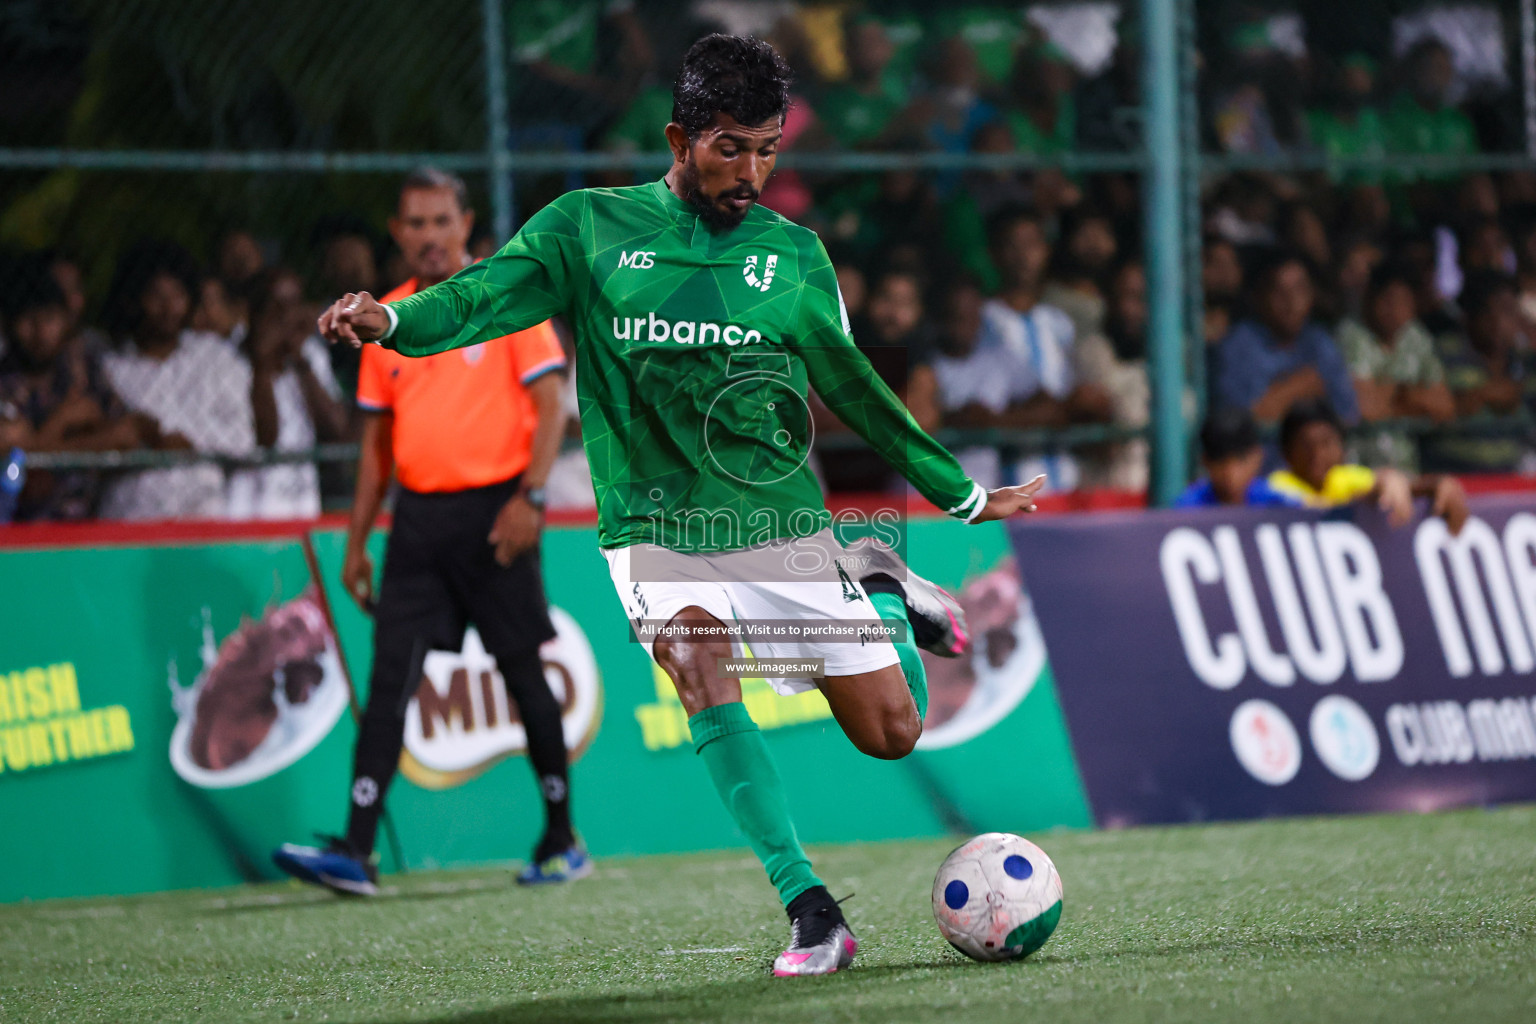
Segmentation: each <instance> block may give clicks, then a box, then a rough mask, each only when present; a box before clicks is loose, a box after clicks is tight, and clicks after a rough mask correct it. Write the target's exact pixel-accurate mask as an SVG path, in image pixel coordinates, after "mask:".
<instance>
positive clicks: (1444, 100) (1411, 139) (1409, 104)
mask: <svg viewBox="0 0 1536 1024" xmlns="http://www.w3.org/2000/svg"><path fill="white" fill-rule="evenodd" d="M1403 69H1404V72H1405V75H1406V79H1407V80H1406V83H1405V88H1404V89H1403V90H1402V91H1401V92H1399V93H1398V95H1397V97H1396V98H1395V99H1394V100H1393V101H1392V105H1391V107H1390V108H1388V110H1387V114H1386V124H1385V128H1386V139H1387V149H1388V151H1389V152H1391V153H1394V154H1401V155H1405V156H1465V155H1467V154H1469V153H1476V152H1477V150H1478V145H1477V132H1476V130H1475V129H1474V128H1473V125H1472V119H1471V118H1469V117H1468V116H1467V115H1466V114H1464V113H1462V111H1460V110H1459V109H1457V108H1456V107H1455V106H1454V105H1453V104H1452V103H1451V99H1450V97H1451V86H1452V84H1453V83H1454V82H1455V79H1456V66H1455V64H1454V62H1453V61H1452V57H1451V51H1450V48H1449V47H1447V46H1446V45H1445V44H1444V43H1443V42H1441V41H1440V40H1439V39H1438V38H1436V37H1434V36H1425V37H1424V38H1423V39H1421V40H1419V42H1417V43H1415V44H1414V46H1413V48H1412V49H1411V50H1409V51H1408V53H1407V54H1406V55H1405V56H1404V58H1403ZM1403 176H1404V177H1407V178H1410V179H1411V178H1413V177H1417V176H1420V174H1419V173H1416V172H1408V173H1407V174H1405V175H1403ZM1422 176H1425V177H1439V178H1444V177H1445V175H1444V174H1443V173H1441V174H1437V175H1422Z"/></svg>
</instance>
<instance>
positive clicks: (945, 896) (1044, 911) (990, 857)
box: [933, 832, 1061, 960]
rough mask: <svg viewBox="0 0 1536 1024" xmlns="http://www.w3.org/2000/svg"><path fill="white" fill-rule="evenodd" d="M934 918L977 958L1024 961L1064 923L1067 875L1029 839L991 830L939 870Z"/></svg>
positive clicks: (951, 939)
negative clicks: (1064, 879) (1063, 887)
mask: <svg viewBox="0 0 1536 1024" xmlns="http://www.w3.org/2000/svg"><path fill="white" fill-rule="evenodd" d="M933 917H934V920H936V921H938V923H939V931H940V932H941V933H943V935H944V937H945V938H946V939H948V940H949V944H950V945H951V946H954V947H955V948H956V949H958V950H959V951H960V952H962V953H964V954H965V955H966V956H968V957H970V958H972V959H973V960H1022V959H1023V958H1024V957H1026V956H1029V954H1031V953H1033V952H1034V951H1035V950H1037V949H1039V948H1040V947H1041V946H1043V945H1045V940H1046V939H1048V938H1050V937H1051V933H1052V932H1054V931H1055V930H1056V922H1058V921H1060V920H1061V876H1060V875H1059V874H1057V873H1056V865H1055V864H1052V863H1051V858H1049V857H1047V856H1046V855H1045V851H1044V850H1042V849H1040V847H1038V846H1036V845H1035V844H1034V843H1032V842H1030V841H1029V840H1028V839H1025V838H1023V837H1022V836H1016V835H1013V834H1011V833H1008V832H987V833H985V834H984V835H979V836H977V837H976V838H975V839H972V840H970V841H968V842H966V843H965V844H964V845H963V846H961V847H960V848H959V849H957V850H955V852H954V853H951V854H950V855H949V856H948V857H947V858H945V860H944V863H943V864H942V865H941V866H940V867H939V874H938V876H937V877H936V878H934V880H933Z"/></svg>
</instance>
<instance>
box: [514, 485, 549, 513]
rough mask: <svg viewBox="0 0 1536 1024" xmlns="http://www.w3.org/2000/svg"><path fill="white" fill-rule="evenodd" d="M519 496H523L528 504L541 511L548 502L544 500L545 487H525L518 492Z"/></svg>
mask: <svg viewBox="0 0 1536 1024" xmlns="http://www.w3.org/2000/svg"><path fill="white" fill-rule="evenodd" d="M517 496H518V497H519V498H522V499H523V500H524V501H526V502H527V503H528V504H530V505H532V506H533V507H534V509H535V510H537V511H539V512H543V511H544V506H545V504H546V502H545V500H544V488H542V487H524V488H523V489H522V490H520V491H518V492H517Z"/></svg>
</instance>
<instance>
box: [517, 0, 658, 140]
mask: <svg viewBox="0 0 1536 1024" xmlns="http://www.w3.org/2000/svg"><path fill="white" fill-rule="evenodd" d="M507 27H508V29H509V30H510V32H511V36H512V53H511V57H512V74H511V82H510V84H511V86H512V90H511V96H510V103H511V113H512V119H513V122H514V124H515V125H517V126H519V127H522V128H525V129H527V128H532V129H534V132H532V133H530V134H534V135H538V129H540V128H546V127H554V128H556V129H558V127H559V126H561V125H568V126H570V128H572V129H574V130H575V131H576V132H577V133H582V132H586V131H589V130H591V129H593V128H596V127H598V126H599V125H601V124H602V123H604V122H606V121H607V120H609V119H610V118H612V117H613V116H614V115H615V114H616V113H617V112H618V111H619V110H620V109H622V105H623V102H624V101H625V100H626V99H628V98H629V97H630V96H633V95H634V94H635V91H636V89H637V88H638V87H639V85H640V83H641V82H642V81H644V79H645V75H646V72H647V71H649V70H650V68H651V64H652V61H653V59H654V51H653V49H652V47H651V39H650V36H649V34H648V33H647V32H646V31H645V26H644V25H642V24H641V22H640V19H639V17H638V15H637V13H636V11H635V4H634V3H633V0H558V2H547V0H546V2H540V3H527V2H525V3H523V4H521V5H519V7H518V9H517V12H516V16H515V17H511V18H509V19H508V21H507ZM539 137H541V138H542V139H544V140H548V139H549V136H548V135H542V136H539Z"/></svg>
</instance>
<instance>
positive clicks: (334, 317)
mask: <svg viewBox="0 0 1536 1024" xmlns="http://www.w3.org/2000/svg"><path fill="white" fill-rule="evenodd" d="M316 326H318V327H319V329H320V337H322V338H324V339H325V340H326V341H328V342H330V343H331V344H333V345H334V344H335V343H336V342H338V341H345V342H349V343H351V345H352V347H353V348H362V346H363V342H365V341H378V340H379V339H380V338H382V337H383V336H384V332H385V331H387V330H389V315H388V314H387V313H385V312H384V307H383V306H382V305H380V304H379V302H378V300H377V299H375V298H374V297H373V296H372V295H369V294H368V293H367V292H348V293H347V294H345V295H343V296H342V297H341V298H339V299H337V300H336V301H335V302H333V303H331V307H330V308H329V309H327V310H326V311H325V312H324V313H321V314H320V319H319V320H318V321H317V322H316Z"/></svg>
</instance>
